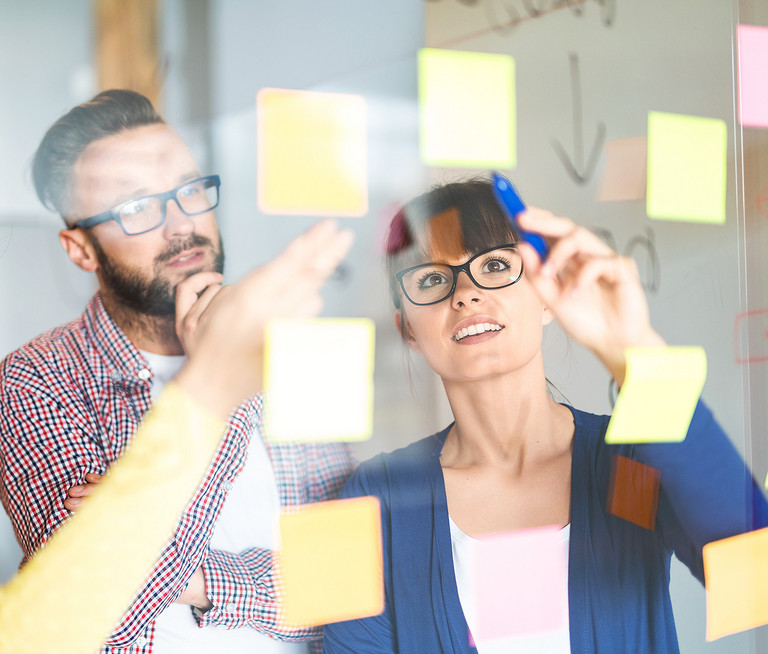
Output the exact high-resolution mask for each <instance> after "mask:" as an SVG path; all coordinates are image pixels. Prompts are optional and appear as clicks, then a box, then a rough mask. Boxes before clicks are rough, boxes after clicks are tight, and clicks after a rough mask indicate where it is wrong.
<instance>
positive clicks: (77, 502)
mask: <svg viewBox="0 0 768 654" xmlns="http://www.w3.org/2000/svg"><path fill="white" fill-rule="evenodd" d="M103 478H104V475H99V474H96V473H95V472H89V473H87V474H86V475H85V481H86V483H85V484H79V485H78V486H72V488H70V489H69V490H68V491H67V499H66V500H64V508H65V509H68V510H70V511H76V510H77V509H79V508H80V506H81V505H82V503H83V501H84V500H85V498H86V497H88V496H89V495H90V494H91V493H92V492H93V491H94V489H95V488H96V486H98V484H99V482H100V481H101V480H102V479H103Z"/></svg>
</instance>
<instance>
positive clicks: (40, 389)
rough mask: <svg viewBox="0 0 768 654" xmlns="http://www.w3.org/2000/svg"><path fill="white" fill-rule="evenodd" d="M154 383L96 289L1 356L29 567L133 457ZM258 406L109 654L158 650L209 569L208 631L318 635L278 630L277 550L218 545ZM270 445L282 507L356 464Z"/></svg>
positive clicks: (8, 478) (333, 449) (236, 430)
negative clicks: (167, 614)
mask: <svg viewBox="0 0 768 654" xmlns="http://www.w3.org/2000/svg"><path fill="white" fill-rule="evenodd" d="M151 385H152V372H151V370H150V369H149V365H148V364H147V362H146V360H145V359H144V358H143V357H142V356H141V354H140V353H139V351H138V350H137V349H136V347H134V345H133V344H132V343H131V342H130V341H129V340H128V339H127V337H126V336H125V334H123V332H122V331H121V330H120V329H119V328H118V327H117V325H116V324H115V323H114V322H113V321H112V319H111V318H110V317H109V315H108V314H107V312H106V311H105V309H104V306H103V305H102V302H101V297H100V296H99V294H98V293H97V294H96V295H95V296H94V298H93V299H92V300H91V302H90V303H89V305H88V307H87V308H86V310H85V312H84V313H83V315H82V316H80V317H79V318H78V319H77V320H75V321H73V322H71V323H69V324H66V325H63V326H61V327H57V328H54V329H52V330H50V331H49V332H46V333H45V334H42V335H41V336H39V337H37V338H36V339H34V340H33V341H31V342H30V343H28V344H26V345H25V346H23V347H22V348H20V349H18V350H16V351H15V352H12V353H11V354H10V355H8V357H7V358H6V359H5V360H4V361H3V363H2V370H1V371H0V475H2V487H0V499H2V503H3V506H4V507H5V509H6V511H7V513H8V515H9V516H10V518H11V522H12V523H13V528H14V530H15V532H16V537H17V539H18V541H19V544H20V545H21V547H22V549H23V551H24V555H25V560H26V558H28V557H29V556H30V555H31V554H32V553H33V552H34V551H35V550H36V549H38V548H39V547H41V546H43V545H44V544H45V542H46V541H47V540H48V539H49V538H50V537H51V536H52V535H53V533H54V532H55V531H56V530H57V529H58V528H59V527H60V526H61V525H62V523H63V522H64V521H66V520H67V518H68V517H69V515H70V513H69V511H68V510H67V509H65V508H64V500H65V499H66V497H67V490H68V489H69V488H70V487H72V486H74V485H77V484H82V483H85V475H86V473H88V472H96V473H99V474H104V473H105V472H106V471H107V470H108V469H109V467H110V466H111V465H112V464H113V463H114V462H115V461H116V460H117V459H118V458H119V457H120V456H121V455H122V453H123V452H124V451H125V448H126V447H127V446H128V445H129V444H130V442H131V440H132V438H133V435H134V433H135V432H136V429H137V427H138V424H139V422H140V421H141V418H142V416H143V415H144V413H145V412H146V411H147V409H149V407H150V403H151V401H150V388H151ZM260 411H261V400H260V398H252V399H251V400H249V401H247V402H246V403H244V404H243V405H241V406H240V407H239V408H238V409H237V410H236V411H235V412H234V413H233V414H232V415H231V416H230V420H229V426H228V430H227V433H226V436H225V437H224V439H223V440H222V442H221V445H220V446H219V448H218V450H217V451H216V455H215V456H214V459H213V462H212V463H211V466H210V467H209V469H208V471H207V472H206V475H205V477H204V479H203V482H202V484H201V485H200V487H199V488H198V490H197V491H196V493H195V495H194V496H193V498H192V500H191V501H190V503H189V504H188V505H187V507H186V509H185V510H184V512H183V514H182V515H181V518H180V520H179V523H178V526H177V528H176V531H175V533H174V534H173V536H172V538H171V539H170V541H169V543H168V544H167V546H166V547H165V549H164V550H163V552H162V553H161V554H160V556H159V558H158V560H157V562H156V564H155V567H154V568H153V570H152V571H151V572H150V573H149V575H148V577H147V579H146V583H145V584H144V586H143V587H142V588H141V590H140V591H139V592H138V594H137V595H136V597H135V599H134V601H133V604H132V605H131V607H130V608H129V609H128V610H127V611H126V613H125V614H124V616H123V617H122V619H121V620H120V622H119V624H118V625H117V626H116V627H115V630H114V632H113V633H112V634H111V635H110V637H109V638H108V639H107V641H106V643H105V646H104V649H103V650H102V651H103V652H105V653H109V652H111V653H113V654H114V653H116V652H131V653H136V654H138V653H141V654H145V653H147V654H148V653H150V652H152V642H153V635H154V621H155V618H156V617H157V616H158V615H159V614H160V613H161V612H162V611H163V610H165V608H166V607H167V606H168V605H169V604H171V603H172V602H173V601H174V600H175V599H176V598H177V597H178V596H179V595H180V594H181V592H182V591H183V590H184V588H185V587H186V584H187V580H188V579H189V578H190V576H191V575H192V573H193V572H194V571H195V570H196V569H197V568H198V567H199V566H200V565H202V566H203V569H204V572H205V579H206V585H207V593H208V596H209V598H210V599H211V602H212V603H213V608H212V609H210V610H209V611H207V612H206V613H204V614H202V615H199V614H197V612H195V615H196V619H197V621H198V623H199V625H200V626H201V627H204V626H206V625H210V624H216V625H224V626H226V627H228V628H234V627H243V626H246V625H249V626H251V627H254V628H256V629H258V630H259V631H261V632H263V633H266V634H268V635H270V636H273V637H276V638H280V639H282V640H293V641H297V640H307V639H310V638H313V637H314V638H316V637H318V636H319V630H317V629H299V630H286V628H285V627H282V626H281V625H280V624H279V622H278V610H277V609H278V600H277V598H276V594H275V592H274V587H273V575H272V552H271V551H270V550H264V549H256V548H254V549H249V550H246V551H244V552H240V553H234V552H225V551H220V550H214V549H211V548H210V546H209V540H210V538H211V535H212V534H213V530H214V526H215V524H216V520H217V519H218V516H219V512H220V511H221V508H222V505H223V503H224V500H225V498H226V495H227V491H228V490H229V489H230V488H231V484H232V482H233V480H234V479H235V478H236V477H237V475H238V474H239V472H240V470H241V469H242V468H243V465H244V463H245V456H246V450H247V444H248V439H249V437H250V434H251V433H253V432H254V431H255V433H257V434H259V435H260V434H261V430H260V429H259V427H258V425H259V417H260ZM266 447H267V451H268V453H269V456H270V459H271V461H272V467H273V470H274V472H275V477H276V480H277V486H278V489H279V494H280V503H281V506H283V507H288V506H297V505H301V504H306V503H308V502H316V501H321V500H327V499H331V498H333V497H335V496H336V494H337V493H338V491H339V489H340V487H341V485H342V484H343V482H344V480H345V479H346V478H347V476H348V475H349V473H350V472H351V470H352V468H353V466H354V457H353V455H352V454H351V452H350V450H349V449H348V447H347V446H346V445H341V444H328V443H323V444H273V443H270V442H267V443H266ZM119 564H120V562H119V561H116V562H115V565H119ZM84 583H93V582H91V581H90V580H84ZM99 583H109V580H108V579H105V580H101V581H100V582H99ZM94 592H98V589H97V588H95V589H94Z"/></svg>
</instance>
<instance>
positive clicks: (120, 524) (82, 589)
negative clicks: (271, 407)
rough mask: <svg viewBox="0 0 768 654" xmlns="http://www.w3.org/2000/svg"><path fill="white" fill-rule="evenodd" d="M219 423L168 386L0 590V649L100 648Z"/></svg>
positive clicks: (215, 438)
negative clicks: (95, 481)
mask: <svg viewBox="0 0 768 654" xmlns="http://www.w3.org/2000/svg"><path fill="white" fill-rule="evenodd" d="M224 428H225V423H224V422H223V421H222V420H220V419H219V418H217V417H215V416H214V415H213V414H212V413H210V412H208V411H207V410H205V409H203V408H202V407H200V406H199V405H198V404H197V403H196V402H194V400H192V399H191V398H190V397H189V396H188V395H187V394H186V393H185V392H184V391H183V390H182V389H181V387H179V386H178V385H176V384H175V383H173V382H171V383H170V384H168V386H166V388H165V390H164V391H163V394H162V395H161V396H160V398H159V399H158V402H157V403H156V404H155V406H154V408H153V409H152V410H151V411H150V412H149V413H148V414H147V416H146V417H145V419H144V421H143V423H142V424H141V426H140V427H139V430H138V432H137V433H136V436H135V439H134V442H133V443H132V445H131V447H130V448H129V449H128V451H127V452H126V453H125V455H124V456H123V457H122V459H121V460H120V461H118V462H117V463H116V464H115V465H114V467H113V468H112V470H111V471H110V473H109V475H107V477H106V478H105V479H104V481H102V482H101V484H100V485H99V487H98V488H97V489H96V490H95V491H94V493H93V495H91V496H90V497H89V498H88V501H86V502H85V503H84V504H83V507H82V509H80V510H78V512H77V513H76V514H75V516H74V517H73V518H72V519H71V520H70V521H69V522H67V524H66V525H65V526H64V527H63V528H62V529H61V531H60V532H59V533H58V534H56V535H55V536H54V538H52V539H51V540H50V541H49V542H48V544H47V545H46V546H45V547H44V548H43V549H42V550H40V551H39V552H38V553H37V554H36V555H35V556H34V557H33V558H32V559H31V560H30V561H29V562H28V563H27V565H26V566H25V567H24V568H23V569H22V570H21V571H20V572H19V574H18V575H17V576H16V577H15V578H14V579H12V580H11V581H10V582H9V583H8V584H7V585H6V586H5V587H4V588H0V652H2V653H3V654H5V653H6V652H8V653H10V652H13V653H14V654H24V653H26V652H29V653H30V654H33V653H34V654H39V652H58V653H59V654H67V653H70V652H71V653H73V654H74V653H78V654H79V653H83V654H85V653H90V652H94V651H96V650H98V649H99V646H100V644H101V643H102V642H103V640H104V638H106V636H107V635H108V634H109V633H110V631H111V630H112V627H113V626H114V624H115V623H116V622H117V621H118V619H119V618H120V616H121V615H122V614H123V612H124V611H125V609H126V608H127V607H128V606H129V604H130V602H131V600H132V598H133V596H134V595H135V594H136V591H137V590H138V589H139V588H140V587H141V584H142V582H143V580H144V579H145V578H146V576H147V573H148V572H149V570H150V569H151V567H152V564H153V563H154V561H155V559H156V558H157V556H158V554H159V553H160V551H161V550H162V547H163V546H164V544H165V542H166V541H167V540H168V538H169V537H170V536H171V534H172V533H173V531H174V529H175V526H176V522H177V520H178V517H179V514H180V513H181V511H182V510H183V509H184V507H185V506H186V504H187V503H188V502H189V500H190V498H191V497H192V494H193V493H194V491H195V489H196V488H197V486H198V485H199V484H200V481H201V479H202V477H203V474H204V473H205V471H206V469H207V468H208V465H209V464H210V461H211V458H212V457H213V455H214V453H215V452H216V448H217V446H218V444H219V440H220V438H221V435H222V433H223V431H224Z"/></svg>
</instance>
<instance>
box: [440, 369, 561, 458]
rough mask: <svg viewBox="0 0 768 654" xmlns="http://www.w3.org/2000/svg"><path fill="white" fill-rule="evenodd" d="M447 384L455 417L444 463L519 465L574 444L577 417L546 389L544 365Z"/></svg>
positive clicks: (444, 451) (445, 383) (547, 456)
mask: <svg viewBox="0 0 768 654" xmlns="http://www.w3.org/2000/svg"><path fill="white" fill-rule="evenodd" d="M443 384H444V386H445V391H446V393H447V395H448V401H449V403H450V405H451V410H452V411H453V415H454V419H455V421H456V423H455V425H454V426H453V428H452V429H451V431H450V433H449V434H448V438H447V439H446V442H445V446H444V448H443V452H442V458H441V461H442V465H443V467H453V468H456V467H461V468H463V467H473V466H500V467H510V468H515V469H518V470H520V469H522V468H523V467H525V466H526V465H528V464H531V463H534V464H535V463H536V461H537V460H539V459H540V458H549V457H551V456H553V454H556V453H557V452H561V451H562V450H563V449H564V448H569V447H570V445H571V441H572V438H573V417H572V415H571V412H570V411H569V410H568V409H567V408H566V407H564V406H562V405H560V404H557V403H556V402H555V401H554V400H553V399H552V398H551V397H550V396H549V394H548V393H547V389H546V379H545V377H544V372H543V369H542V368H541V367H538V369H537V370H534V371H531V370H517V371H515V372H514V373H509V374H506V375H503V376H497V377H493V378H490V379H483V380H478V381H471V382H466V381H461V382H452V381H446V380H443Z"/></svg>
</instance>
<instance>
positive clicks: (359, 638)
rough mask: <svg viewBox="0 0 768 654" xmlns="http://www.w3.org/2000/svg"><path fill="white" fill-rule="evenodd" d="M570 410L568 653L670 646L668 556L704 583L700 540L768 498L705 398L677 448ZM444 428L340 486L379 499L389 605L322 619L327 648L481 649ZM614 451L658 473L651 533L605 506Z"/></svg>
mask: <svg viewBox="0 0 768 654" xmlns="http://www.w3.org/2000/svg"><path fill="white" fill-rule="evenodd" d="M569 408H570V407H569ZM571 411H572V413H573V416H574V422H575V426H576V429H575V436H574V444H573V462H572V475H571V530H570V553H569V568H568V597H569V609H570V637H571V651H572V652H573V653H574V654H587V653H595V654H597V653H604V652H605V653H610V654H616V653H617V652H637V653H638V654H640V653H642V654H646V653H647V652H654V654H665V653H676V652H678V651H679V649H678V644H677V634H676V631H675V623H674V618H673V616H672V605H671V602H670V597H669V565H670V557H671V554H672V552H673V551H674V553H675V554H676V555H677V557H678V558H679V559H680V560H681V561H682V562H683V563H684V564H685V565H686V566H688V568H689V569H690V570H691V572H692V573H693V574H694V576H695V577H696V578H697V579H699V581H701V582H702V583H703V580H704V572H703V566H702V556H701V548H702V546H703V545H704V544H706V543H708V542H710V541H713V540H718V539H721V538H725V537H727V536H733V535H735V534H738V533H742V532H744V531H747V530H749V529H752V528H756V527H762V526H765V525H767V524H768V504H766V501H765V498H764V497H763V495H762V492H761V491H760V489H759V487H758V486H757V485H756V484H755V483H754V480H753V479H752V476H751V474H750V473H749V471H748V470H747V469H746V467H745V464H744V462H743V460H742V458H741V457H740V456H739V454H738V452H737V451H736V450H735V449H734V447H733V446H732V444H731V442H730V441H729V440H728V437H727V436H726V435H725V434H724V433H723V431H722V429H721V428H720V426H719V425H718V424H717V422H716V421H715V420H714V418H713V417H712V414H711V413H710V411H709V409H707V407H705V406H704V405H703V404H702V403H699V405H698V406H697V408H696V411H695V413H694V416H693V420H692V422H691V426H690V428H689V430H688V435H687V437H686V439H685V440H684V441H683V442H682V443H664V444H646V445H607V444H606V443H605V429H606V427H607V425H608V420H609V416H597V415H593V414H590V413H585V412H583V411H578V410H576V409H571ZM449 429H450V427H448V428H446V429H445V430H443V431H442V432H439V433H438V434H435V435H433V436H429V437H428V438H425V439H423V440H420V441H418V442H416V443H413V444H412V445H410V446H408V447H405V448H403V449H400V450H397V451H395V452H392V453H391V454H380V455H378V456H376V457H374V458H373V459H371V460H370V461H367V462H365V463H363V464H362V465H361V466H360V467H359V468H358V470H357V472H356V473H355V474H354V475H353V476H352V477H351V478H350V479H349V481H348V482H347V484H346V485H345V486H344V489H343V490H342V494H341V497H354V496H361V495H375V496H376V497H378V498H379V499H380V501H381V508H382V539H383V549H384V581H385V593H386V607H385V609H384V612H383V613H382V614H380V615H378V616H376V617H371V618H364V619H360V620H351V621H348V622H339V623H336V624H332V625H328V626H326V628H325V642H324V651H325V652H326V653H327V654H337V653H340V652H343V653H350V654H352V653H354V654H366V653H371V654H372V653H383V652H401V653H402V654H409V653H414V654H417V653H418V654H424V653H429V654H432V653H437V652H455V653H461V654H471V653H474V652H475V651H476V650H475V649H474V648H470V646H469V639H468V629H467V624H466V621H465V619H464V614H463V612H462V609H461V605H460V602H459V595H458V591H457V588H456V578H455V575H454V569H453V556H452V553H451V535H450V528H449V523H448V507H447V503H446V495H445V484H444V481H443V474H442V469H441V467H440V452H441V450H442V448H443V444H444V443H445V438H446V436H447V435H448V430H449ZM613 454H621V455H623V456H625V457H629V458H632V459H634V460H636V461H640V462H642V463H645V464H648V465H651V466H654V467H655V468H658V469H660V470H661V493H660V498H659V506H658V514H657V522H656V529H655V530H653V531H652V530H648V529H644V528H643V527H640V526H637V525H635V524H633V523H631V522H628V521H625V520H623V519H622V518H618V517H616V516H614V515H611V514H609V513H607V512H606V502H607V494H608V486H609V479H610V469H611V459H612V456H613Z"/></svg>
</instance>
